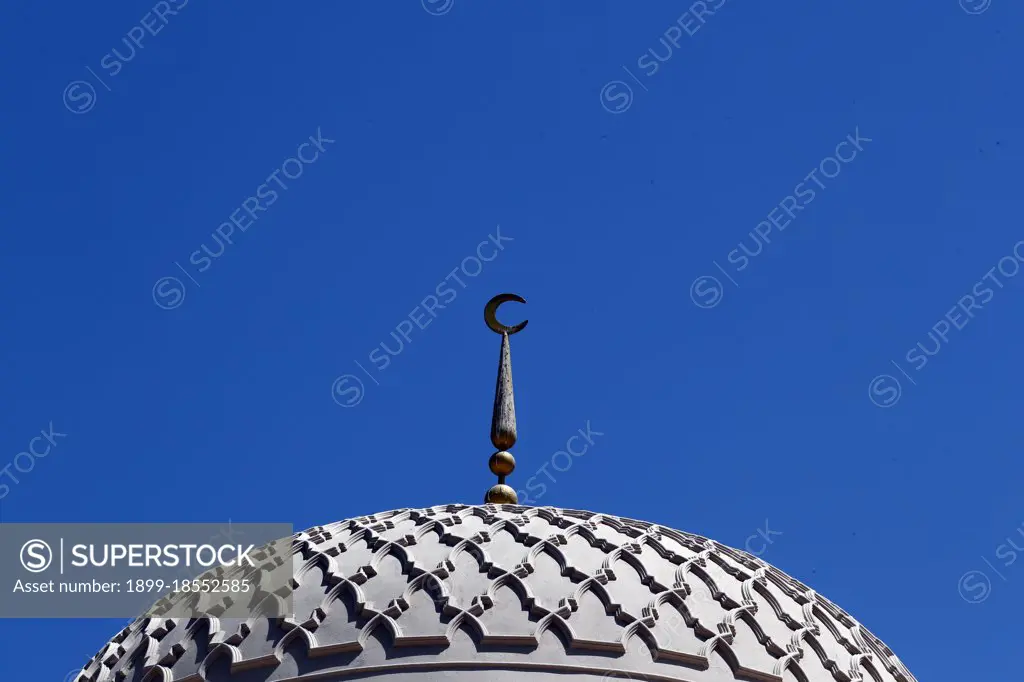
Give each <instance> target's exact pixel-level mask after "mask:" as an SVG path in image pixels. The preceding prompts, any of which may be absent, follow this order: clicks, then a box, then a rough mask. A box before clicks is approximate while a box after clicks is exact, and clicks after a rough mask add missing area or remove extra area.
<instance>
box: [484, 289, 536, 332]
mask: <svg viewBox="0 0 1024 682" xmlns="http://www.w3.org/2000/svg"><path fill="white" fill-rule="evenodd" d="M508 301H515V302H516V303H526V299H525V298H523V297H522V296H520V295H519V294H498V295H497V296H495V297H494V298H492V299H491V300H490V301H488V302H487V305H486V306H484V321H485V322H486V323H487V326H488V327H490V328H491V331H493V332H495V333H497V334H509V335H512V334H515V333H516V332H521V331H522V330H523V329H524V328H525V327H526V324H527V322H529V320H523V321H522V322H520V323H519V324H517V325H513V326H511V327H509V326H507V325H504V324H502V323H501V322H498V306H500V305H501V304H502V303H506V302H508Z"/></svg>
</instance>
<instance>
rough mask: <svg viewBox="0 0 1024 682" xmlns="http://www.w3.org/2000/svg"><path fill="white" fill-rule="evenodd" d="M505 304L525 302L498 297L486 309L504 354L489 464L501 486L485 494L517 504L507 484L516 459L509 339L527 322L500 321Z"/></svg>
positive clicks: (489, 501) (513, 297) (486, 317)
mask: <svg viewBox="0 0 1024 682" xmlns="http://www.w3.org/2000/svg"><path fill="white" fill-rule="evenodd" d="M506 301H515V302H516V303H526V299H524V298H523V297H522V296H520V295H518V294H498V295H497V296H495V297H494V298H492V299H491V300H490V301H488V302H487V305H486V306H485V307H484V321H485V322H487V326H488V327H490V329H491V330H492V331H494V332H495V333H498V334H501V355H500V356H499V358H498V382H497V386H496V387H495V389H494V412H493V414H492V415H491V443H492V444H493V445H494V447H495V448H497V449H498V451H497V452H495V453H494V454H493V455H491V460H490V462H488V466H490V469H491V473H493V474H495V475H496V476H497V477H498V484H497V485H495V486H493V487H492V488H491V489H490V490H488V491H487V494H486V495H484V502H485V503H487V504H518V503H519V496H518V495H517V494H516V491H515V488H513V487H511V486H509V485H506V484H505V477H506V476H508V475H509V474H511V473H512V470H513V469H515V468H516V460H515V457H513V456H512V453H511V452H509V451H508V450H509V449H510V448H511V447H512V446H513V445H515V442H516V436H517V434H516V403H515V399H514V398H513V395H512V353H511V350H510V349H509V343H508V337H509V336H510V335H512V334H515V333H516V332H519V331H522V329H523V328H524V327H525V326H526V323H527V321H528V320H523V321H522V322H520V323H519V324H517V325H513V326H511V327H509V326H507V325H504V324H502V323H501V322H498V306H500V305H501V304H502V303H505V302H506Z"/></svg>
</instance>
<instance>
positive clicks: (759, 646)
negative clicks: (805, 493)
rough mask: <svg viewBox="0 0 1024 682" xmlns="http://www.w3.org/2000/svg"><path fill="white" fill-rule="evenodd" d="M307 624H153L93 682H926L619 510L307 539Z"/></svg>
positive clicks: (507, 515)
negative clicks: (619, 514) (621, 681)
mask: <svg viewBox="0 0 1024 682" xmlns="http://www.w3.org/2000/svg"><path fill="white" fill-rule="evenodd" d="M294 547H295V557H294V565H295V580H296V582H297V584H298V585H297V587H296V591H295V595H294V600H295V601H294V607H295V613H296V618H295V619H294V620H293V619H270V620H267V619H262V620H260V619H252V620H246V621H241V620H237V619H236V620H230V621H228V620H217V619H192V620H185V619H155V618H153V619H141V620H138V621H136V622H135V623H133V624H132V625H131V626H130V627H128V628H125V629H124V630H123V631H122V632H121V633H119V634H118V635H117V637H115V638H114V640H113V641H111V642H110V643H109V644H108V645H107V646H106V647H105V648H104V649H103V650H102V651H101V652H99V653H98V654H97V655H96V656H95V657H94V658H93V659H92V661H90V663H89V664H88V665H87V666H86V667H85V669H84V670H83V672H82V673H81V675H80V676H79V678H78V680H79V682H84V681H85V680H90V681H93V682H101V681H105V680H111V681H115V680H116V681H119V682H120V681H122V680H124V681H127V682H136V681H137V682H145V681H148V680H160V681H162V682H167V681H169V680H189V681H190V682H192V681H198V680H211V681H212V680H217V681H228V680H230V681H232V682H239V681H244V682H250V681H251V682H256V681H260V682H263V681H268V680H297V679H302V680H306V679H308V680H314V679H315V680H324V681H326V680H331V681H334V680H345V679H360V680H369V679H373V680H381V681H382V682H384V681H386V682H396V681H398V680H402V681H406V680H408V681H413V680H415V681H417V682H432V681H433V680H440V679H445V680H455V681H457V682H462V681H465V682H469V681H470V680H473V681H479V680H488V681H489V682H490V681H500V682H505V681H507V682H514V681H515V682H518V681H520V680H523V679H524V678H529V679H531V680H533V679H549V680H551V681H552V682H583V681H584V680H589V681H591V682H596V681H597V680H599V679H601V678H603V677H604V678H620V679H630V678H631V679H640V680H652V681H653V680H662V681H669V680H686V681H688V682H699V681H703V680H706V681H709V682H721V681H727V680H737V679H760V680H766V681H772V680H786V681H797V680H799V681H801V682H824V681H826V680H833V681H838V682H852V681H859V680H863V681H864V682H914V677H913V676H912V675H911V674H910V672H909V671H908V670H907V669H906V667H905V666H904V665H903V664H902V663H901V662H900V660H899V659H898V658H897V657H896V656H895V655H893V653H892V652H891V651H890V650H889V648H888V647H886V646H885V645H884V644H882V642H881V641H879V640H878V639H877V638H876V637H875V636H874V635H872V634H871V633H870V632H868V631H867V630H866V629H865V628H864V627H863V626H862V625H860V624H859V623H858V622H857V621H855V620H854V619H853V618H851V617H850V616H849V615H848V614H846V613H845V612H844V611H843V610H842V609H840V608H839V607H837V606H836V605H835V604H833V603H831V602H830V601H828V600H827V599H825V598H823V597H821V596H819V595H818V594H816V593H815V592H814V591H813V590H811V589H810V588H808V587H807V586H805V585H803V584H801V583H800V582H798V581H797V580H794V579H793V578H791V577H789V576H787V575H786V574H784V573H783V572H781V571H779V570H778V569H776V568H774V567H772V566H770V565H768V564H766V563H764V562H763V561H761V560H760V559H758V558H756V557H754V556H752V555H750V554H748V553H747V552H743V551H740V550H736V549H732V548H729V547H725V546H723V545H720V544H718V543H717V542H714V541H713V540H709V539H707V538H703V537H700V536H697V535H692V534H690V533H684V532H682V531H677V530H672V529H669V528H664V527H662V526H658V525H656V524H651V523H644V522H642V521H633V520H630V519H624V518H620V517H617V516H610V515H608V514H599V513H594V512H586V511H575V510H568V509H556V508H552V507H522V506H515V505H500V506H499V505H483V506H467V505H449V506H440V507H431V508H428V509H402V510H397V511H389V512H384V513H381V514H374V515H372V516H364V517H360V518H356V519H351V520H348V521H341V522H338V523H334V524H330V525H326V526H317V527H315V528H310V529H309V530H306V531H304V532H301V533H297V534H296V535H295V542H294Z"/></svg>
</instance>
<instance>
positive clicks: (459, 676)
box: [76, 294, 915, 682]
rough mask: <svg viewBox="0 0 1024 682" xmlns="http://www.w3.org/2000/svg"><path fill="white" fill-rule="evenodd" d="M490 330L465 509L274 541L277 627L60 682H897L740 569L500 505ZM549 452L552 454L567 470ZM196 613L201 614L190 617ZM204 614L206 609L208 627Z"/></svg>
mask: <svg viewBox="0 0 1024 682" xmlns="http://www.w3.org/2000/svg"><path fill="white" fill-rule="evenodd" d="M506 301H518V302H520V303H525V302H526V301H525V300H524V299H522V297H520V296H517V295H516V294H500V295H498V296H495V297H494V298H493V299H491V301H490V302H489V303H488V304H487V306H486V308H485V312H484V318H485V320H486V321H487V325H488V327H490V328H491V329H492V330H493V331H495V332H497V333H499V334H501V353H500V355H499V361H498V380H497V384H496V388H495V397H494V412H493V415H492V420H491V444H492V445H494V447H495V448H497V450H498V451H497V452H495V453H494V454H492V455H491V459H490V469H491V472H492V473H493V474H495V475H497V477H498V482H497V484H496V485H494V486H493V487H492V488H490V490H488V491H487V494H486V495H485V496H484V502H485V504H483V505H479V506H473V505H464V504H452V505H447V506H441V507H430V508H427V509H400V510H396V511H389V512H382V513H380V514H373V515H371V516H363V517H359V518H355V519H350V520H348V521H340V522H338V523H333V524H330V525H326V526H316V527H315V528H310V529H309V530H306V531H303V532H301V533H297V534H295V535H294V536H293V537H292V543H291V553H292V557H291V559H292V576H291V578H292V579H291V584H290V586H291V590H292V598H293V602H292V610H291V611H288V613H292V614H293V616H294V617H289V618H267V617H262V618H257V617H253V618H249V619H247V620H241V619H237V618H235V619H227V618H212V617H210V618H191V619H181V618H166V617H159V618H157V617H150V618H141V619H139V620H136V621H135V622H134V623H133V624H132V625H131V626H129V627H127V628H125V629H124V630H122V631H121V632H120V633H119V634H118V635H117V636H116V637H115V638H114V639H113V640H112V641H111V642H110V643H109V644H107V646H106V647H105V648H104V649H103V650H102V651H100V652H99V653H98V654H96V656H94V657H93V659H92V660H91V661H90V662H89V664H88V665H87V666H86V668H85V670H84V671H83V672H82V673H81V674H80V675H79V676H78V678H77V681H76V682H86V681H88V682H107V681H108V680H109V681H111V682H174V681H178V680H180V681H187V682H201V681H204V680H205V681H207V682H271V681H280V682H285V681H288V682H293V681H294V682H298V681H299V680H303V681H308V682H312V681H313V680H317V681H322V682H327V681H335V680H374V681H377V682H437V681H438V680H448V681H451V682H478V681H479V680H487V681H488V682H520V681H521V680H530V681H532V682H537V681H540V680H545V681H550V682H597V681H598V680H601V679H602V678H604V679H634V680H651V681H652V682H653V681H659V682H682V681H685V682H729V681H731V680H746V681H748V682H749V681H752V680H760V681H762V682H828V681H832V682H915V680H914V677H913V676H912V675H911V674H910V672H909V671H908V670H907V669H906V667H904V665H903V664H902V663H901V662H900V660H899V659H898V658H896V656H895V655H894V654H893V653H892V651H890V650H889V648H888V647H887V646H885V645H884V644H882V642H881V641H879V640H878V638H877V637H875V636H874V635H872V634H871V633H870V632H868V631H867V629H865V628H864V626H862V625H861V624H860V623H858V622H857V621H855V620H854V619H853V618H852V617H850V615H849V614H848V613H846V612H845V611H843V610H842V609H841V608H839V607H838V606H836V605H835V604H833V603H832V602H830V601H829V600H827V599H825V598H824V597H821V596H819V595H818V594H817V593H815V592H814V590H812V589H811V588H809V587H807V586H806V585H804V584H802V583H800V582H799V581H797V580H795V579H793V578H791V577H789V576H788V575H786V574H785V573H783V572H782V571H780V570H778V569H777V568H774V567H773V566H770V565H768V564H766V563H764V562H763V561H761V560H760V559H758V558H757V557H755V556H753V555H752V554H749V553H748V552H742V551H740V550H737V549H732V548H731V547H726V546H724V545H720V544H718V543H717V542H715V541H714V540H709V539H708V538H705V537H701V536H699V535H693V534H691V533H685V532H683V531H678V530H673V529H671V528H665V527H664V526H659V525H656V524H652V523H646V522H643V521H634V520H632V519H625V518H621V517H618V516H611V515H609V514H600V513H595V512H588V511H576V510H570V509H558V508H555V507H529V506H522V505H519V504H518V495H517V492H516V490H515V489H513V488H512V487H511V486H509V485H507V484H506V482H505V480H506V477H507V476H508V475H509V474H511V473H512V471H513V470H514V469H515V458H514V457H513V456H512V453H510V452H508V450H509V448H511V447H512V446H513V445H514V444H515V442H516V416H515V403H514V400H513V391H512V360H511V352H510V350H509V336H510V335H511V334H515V333H516V332H518V331H520V330H522V329H523V328H524V327H525V326H526V322H525V321H524V322H521V323H520V324H517V325H515V326H511V327H508V326H505V325H503V324H501V323H500V322H498V320H497V317H496V310H497V307H498V306H499V305H500V304H501V303H504V302H506ZM567 456H568V455H567ZM203 613H210V611H203ZM213 613H219V611H214V612H213Z"/></svg>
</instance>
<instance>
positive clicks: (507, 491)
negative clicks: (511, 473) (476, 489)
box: [484, 483, 519, 504]
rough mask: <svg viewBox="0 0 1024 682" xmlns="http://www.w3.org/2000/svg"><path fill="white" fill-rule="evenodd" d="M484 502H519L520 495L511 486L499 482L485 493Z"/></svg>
mask: <svg viewBox="0 0 1024 682" xmlns="http://www.w3.org/2000/svg"><path fill="white" fill-rule="evenodd" d="M484 504H519V496H518V495H516V491H515V490H513V489H512V487H511V486H507V485H505V484H504V483H499V484H498V485H496V486H494V487H492V488H491V489H490V490H488V491H487V494H486V495H484Z"/></svg>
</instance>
